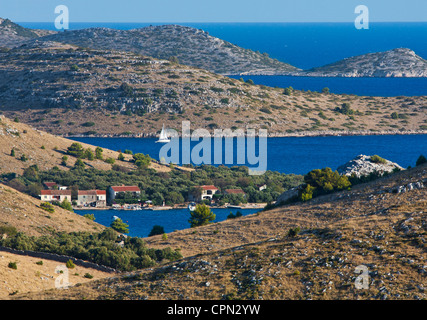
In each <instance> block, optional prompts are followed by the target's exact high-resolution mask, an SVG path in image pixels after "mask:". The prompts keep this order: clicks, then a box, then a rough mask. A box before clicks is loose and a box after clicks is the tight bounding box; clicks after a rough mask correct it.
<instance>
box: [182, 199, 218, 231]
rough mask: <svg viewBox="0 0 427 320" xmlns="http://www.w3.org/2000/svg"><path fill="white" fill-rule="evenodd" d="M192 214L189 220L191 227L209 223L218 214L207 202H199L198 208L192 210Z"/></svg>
mask: <svg viewBox="0 0 427 320" xmlns="http://www.w3.org/2000/svg"><path fill="white" fill-rule="evenodd" d="M190 215H191V217H190V219H189V220H188V222H189V223H190V226H191V228H194V227H199V226H204V225H207V224H209V223H211V222H212V221H214V220H215V218H216V215H215V214H214V213H213V212H212V211H211V209H209V207H208V206H207V205H205V204H198V205H197V206H196V209H195V210H194V211H192V212H190Z"/></svg>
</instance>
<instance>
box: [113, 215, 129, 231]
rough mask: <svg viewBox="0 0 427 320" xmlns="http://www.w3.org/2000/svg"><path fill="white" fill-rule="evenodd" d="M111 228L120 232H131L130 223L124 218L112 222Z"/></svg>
mask: <svg viewBox="0 0 427 320" xmlns="http://www.w3.org/2000/svg"><path fill="white" fill-rule="evenodd" d="M111 228H113V229H114V230H116V231H117V232H120V233H129V225H127V224H126V223H124V222H123V221H122V219H120V218H117V219H115V220H114V221H113V222H112V223H111Z"/></svg>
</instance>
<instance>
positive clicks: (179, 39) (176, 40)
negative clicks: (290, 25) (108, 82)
mask: <svg viewBox="0 0 427 320" xmlns="http://www.w3.org/2000/svg"><path fill="white" fill-rule="evenodd" d="M5 21H7V23H6V22H4V23H3V24H0V40H1V42H2V43H3V46H5V47H9V48H12V47H16V46H19V45H22V44H23V43H28V41H30V43H31V39H36V38H37V41H39V42H40V41H48V42H50V41H55V42H62V43H67V44H74V45H77V46H80V47H86V48H92V49H102V50H115V51H127V52H133V53H137V54H141V55H145V56H150V57H154V58H157V59H165V60H167V59H171V58H173V59H178V60H179V61H180V62H181V63H182V64H185V65H189V66H193V67H197V68H202V69H205V70H209V71H211V72H215V73H218V74H271V75H273V74H288V73H289V72H291V71H298V70H299V69H298V68H296V67H293V66H291V65H289V64H287V63H284V62H280V61H278V60H276V59H272V58H270V57H269V56H268V54H267V53H263V54H262V53H260V52H255V51H252V50H250V49H244V48H241V47H238V46H236V45H234V44H232V43H230V42H227V41H224V40H221V39H219V38H216V37H213V36H211V35H209V33H208V32H206V31H203V30H201V29H195V28H190V27H184V26H180V25H161V26H149V27H145V28H140V29H134V30H116V29H109V28H88V29H81V30H71V31H67V32H56V31H46V32H44V34H43V33H42V32H41V31H40V30H32V29H27V28H23V27H21V26H19V25H18V24H15V23H13V22H11V21H10V20H5Z"/></svg>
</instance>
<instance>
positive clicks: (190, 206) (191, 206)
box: [188, 202, 196, 211]
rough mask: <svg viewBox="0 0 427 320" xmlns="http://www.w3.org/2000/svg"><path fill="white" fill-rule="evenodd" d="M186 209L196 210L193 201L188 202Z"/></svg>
mask: <svg viewBox="0 0 427 320" xmlns="http://www.w3.org/2000/svg"><path fill="white" fill-rule="evenodd" d="M188 210H189V211H194V210H196V204H195V203H194V202H192V203H190V204H189V205H188Z"/></svg>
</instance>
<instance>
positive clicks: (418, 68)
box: [295, 48, 427, 78]
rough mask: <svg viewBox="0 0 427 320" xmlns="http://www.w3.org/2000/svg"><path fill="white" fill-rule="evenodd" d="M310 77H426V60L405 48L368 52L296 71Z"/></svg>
mask: <svg viewBox="0 0 427 320" xmlns="http://www.w3.org/2000/svg"><path fill="white" fill-rule="evenodd" d="M295 75H299V76H310V77H381V78H385V77H408V78H409V77H427V61H426V60H424V59H423V58H421V57H420V56H418V55H416V54H415V52H414V51H412V50H410V49H407V48H397V49H393V50H389V51H385V52H376V53H368V54H364V55H360V56H356V57H351V58H347V59H344V60H341V61H338V62H335V63H332V64H328V65H326V66H323V67H319V68H313V69H310V70H304V71H302V72H297V73H295Z"/></svg>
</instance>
